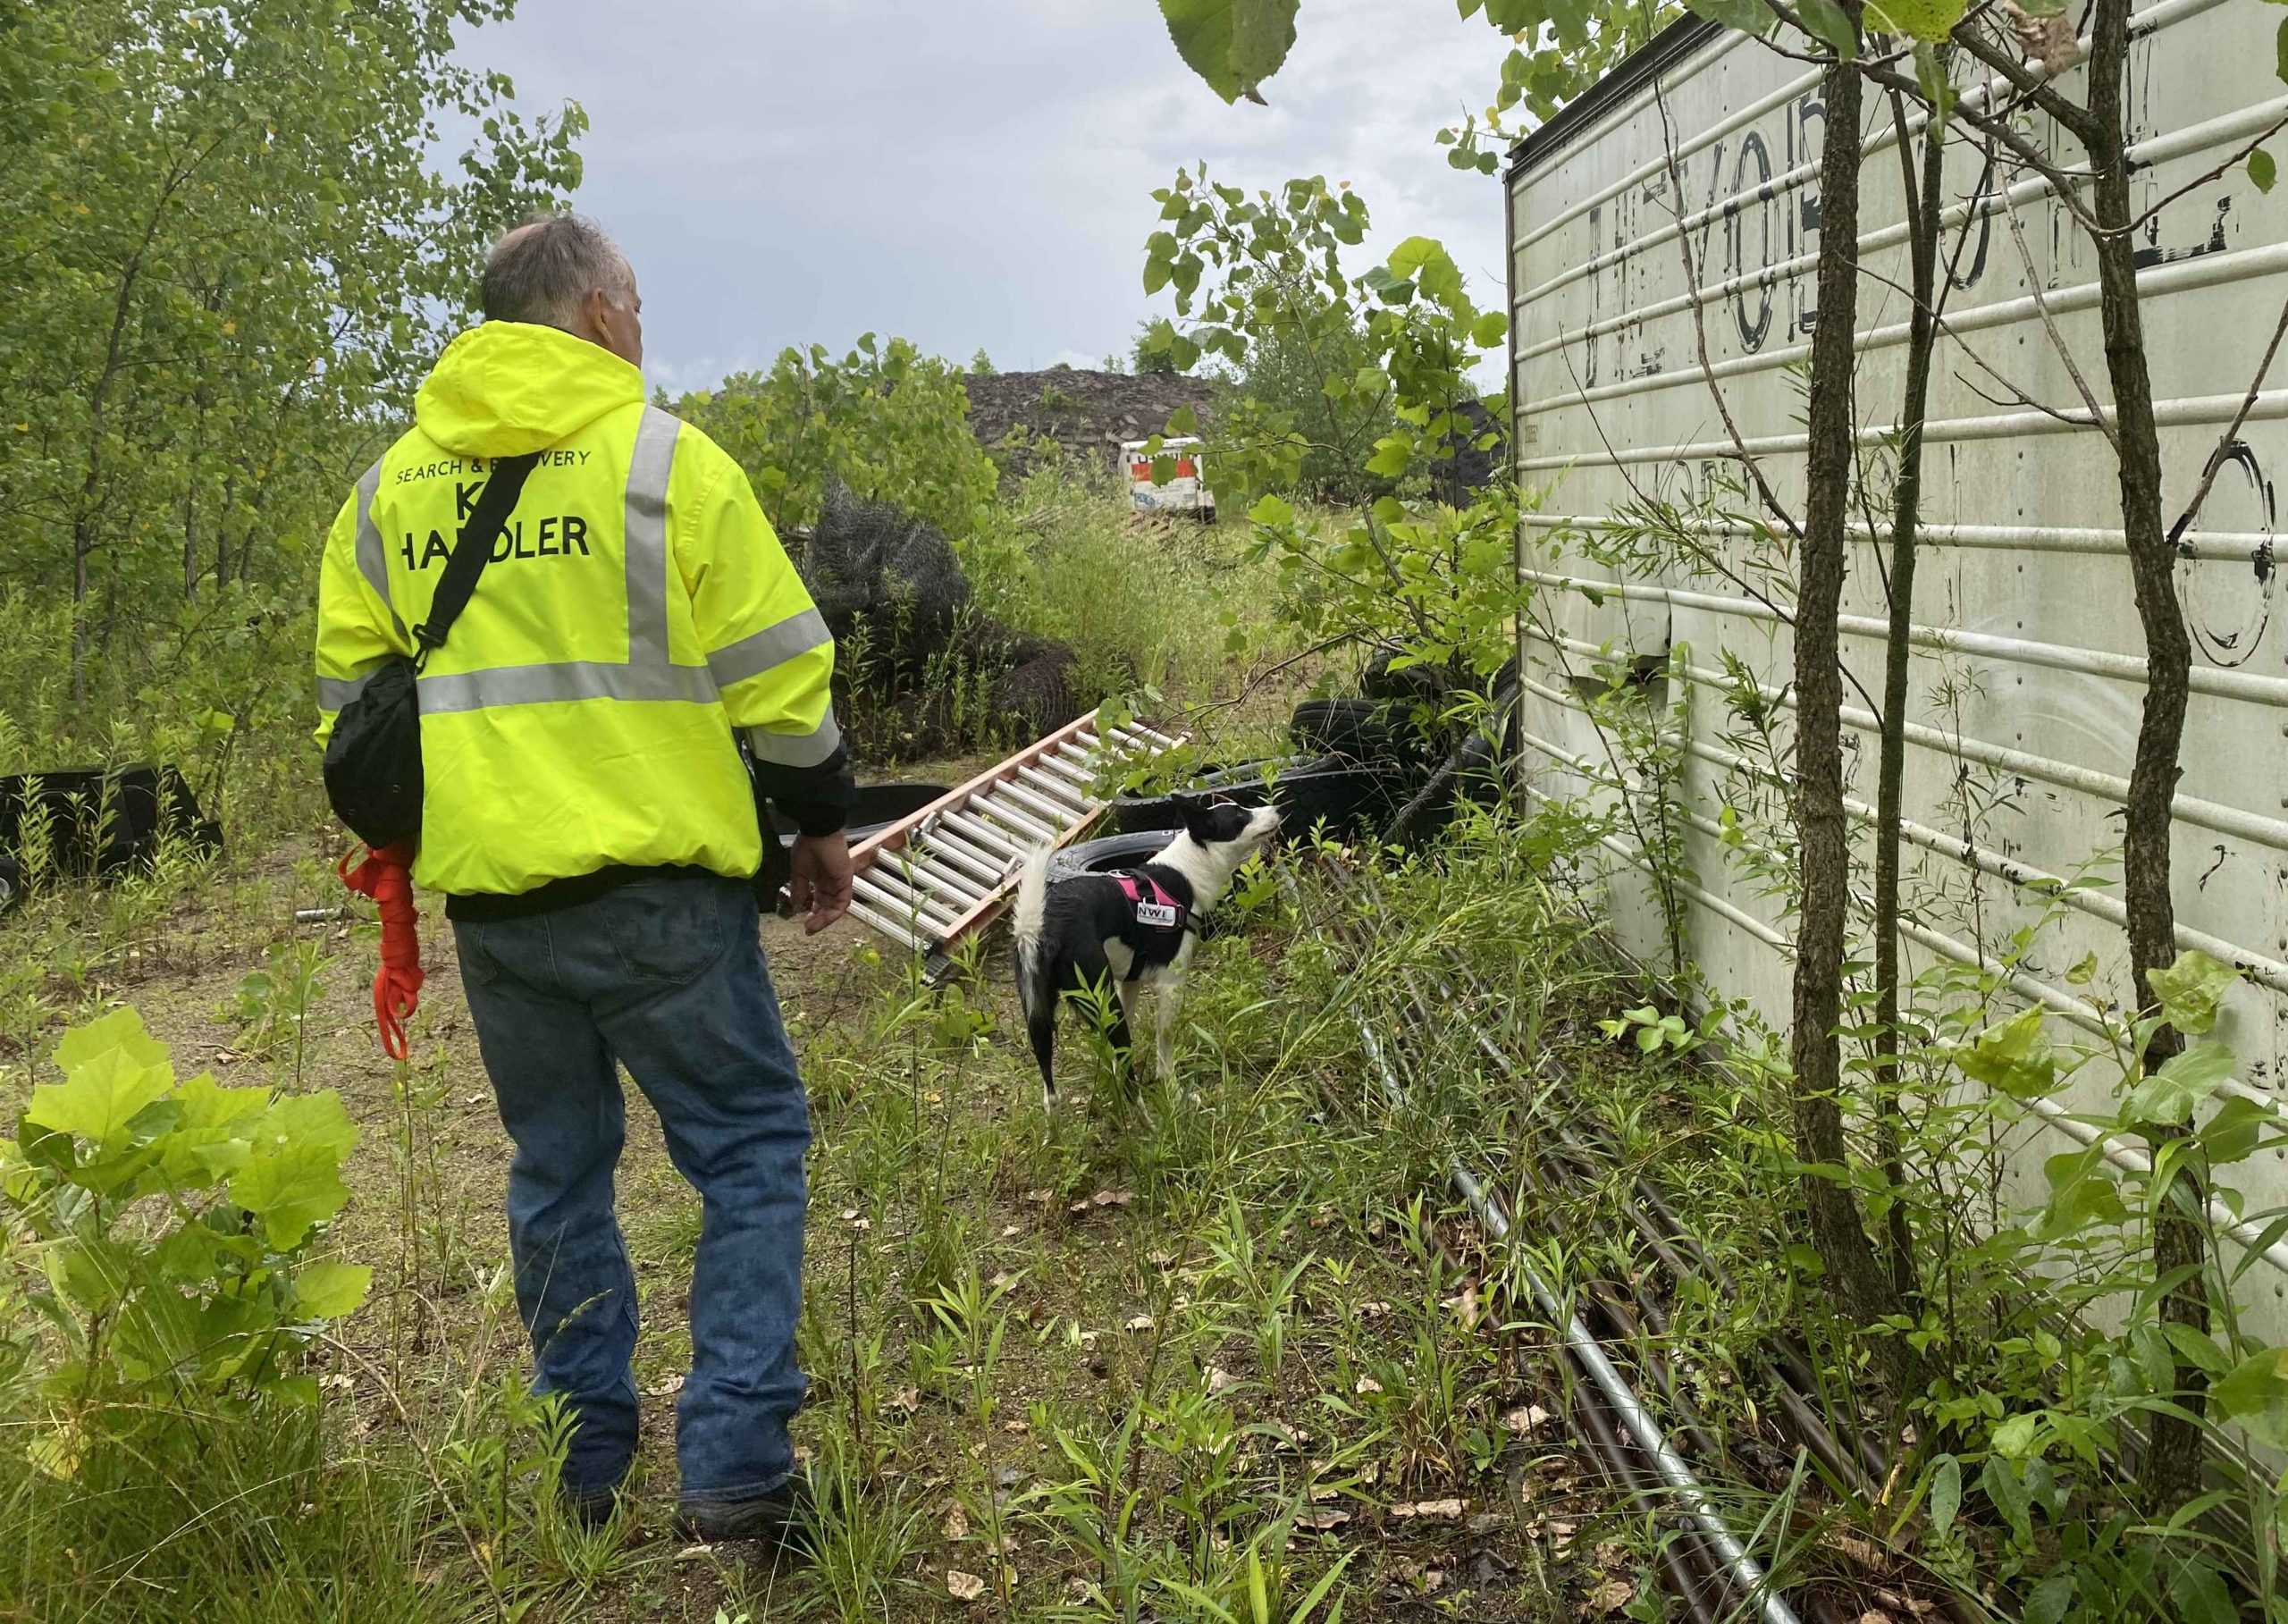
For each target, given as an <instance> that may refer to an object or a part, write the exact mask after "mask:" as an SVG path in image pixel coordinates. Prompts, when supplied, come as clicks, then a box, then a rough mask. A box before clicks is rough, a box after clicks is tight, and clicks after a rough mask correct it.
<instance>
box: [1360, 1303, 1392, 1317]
mask: <svg viewBox="0 0 2288 1624" xmlns="http://www.w3.org/2000/svg"><path fill="white" fill-rule="evenodd" d="M1390 1311H1391V1305H1390V1304H1388V1303H1386V1302H1381V1301H1376V1300H1368V1301H1366V1302H1362V1303H1360V1304H1359V1318H1361V1319H1381V1318H1382V1317H1384V1316H1385V1315H1387V1314H1388V1313H1389V1312H1390Z"/></svg>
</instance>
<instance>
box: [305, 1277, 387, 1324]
mask: <svg viewBox="0 0 2288 1624" xmlns="http://www.w3.org/2000/svg"><path fill="white" fill-rule="evenodd" d="M373 1283H374V1271H373V1270H372V1269H370V1268H368V1267H366V1266H365V1265H364V1264H362V1263H313V1264H312V1265H310V1266H309V1267H307V1268H306V1269H304V1270H303V1271H302V1272H301V1273H300V1274H299V1275H295V1276H294V1307H295V1309H296V1311H297V1312H298V1313H299V1314H300V1315H301V1316H302V1317H305V1318H308V1319H341V1318H343V1317H347V1316H348V1315H349V1313H351V1312H352V1311H353V1310H354V1309H356V1308H357V1305H358V1304H359V1303H361V1302H363V1301H365V1300H366V1292H367V1290H368V1289H370V1288H371V1287H372V1285H373Z"/></svg>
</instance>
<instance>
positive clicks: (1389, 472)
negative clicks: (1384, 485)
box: [1367, 434, 1414, 479]
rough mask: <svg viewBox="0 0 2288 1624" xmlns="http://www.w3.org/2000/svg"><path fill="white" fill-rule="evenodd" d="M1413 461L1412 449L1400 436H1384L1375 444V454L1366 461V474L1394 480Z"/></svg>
mask: <svg viewBox="0 0 2288 1624" xmlns="http://www.w3.org/2000/svg"><path fill="white" fill-rule="evenodd" d="M1413 460H1414V448H1413V447H1412V446H1411V445H1410V444H1409V443H1408V442H1407V441H1406V440H1405V439H1404V438H1403V437H1401V436H1400V435H1397V434H1386V435H1384V437H1383V438H1382V439H1380V440H1377V441H1376V442H1375V454H1374V455H1373V456H1372V457H1369V458H1368V459H1367V473H1369V474H1379V475H1383V476H1384V478H1386V479H1395V478H1397V477H1398V476H1399V475H1401V474H1403V473H1405V472H1406V469H1407V465H1408V464H1409V463H1410V462H1412V461H1413Z"/></svg>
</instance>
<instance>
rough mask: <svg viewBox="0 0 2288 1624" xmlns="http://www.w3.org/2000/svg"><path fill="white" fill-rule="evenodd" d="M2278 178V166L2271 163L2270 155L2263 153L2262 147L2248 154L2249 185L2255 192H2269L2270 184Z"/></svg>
mask: <svg viewBox="0 0 2288 1624" xmlns="http://www.w3.org/2000/svg"><path fill="white" fill-rule="evenodd" d="M2279 178H2280V169H2279V166H2278V165H2277V164H2275V163H2274V162H2273V161H2272V155H2271V154H2270V153H2268V152H2267V151H2265V149H2264V148H2263V147H2258V148H2257V149H2256V150H2255V151H2254V152H2252V153H2250V154H2249V183H2250V185H2252V186H2254V187H2255V188H2256V189H2257V190H2259V191H2260V192H2268V191H2270V190H2271V189H2272V183H2273V182H2274V181H2276V180H2278V179H2279Z"/></svg>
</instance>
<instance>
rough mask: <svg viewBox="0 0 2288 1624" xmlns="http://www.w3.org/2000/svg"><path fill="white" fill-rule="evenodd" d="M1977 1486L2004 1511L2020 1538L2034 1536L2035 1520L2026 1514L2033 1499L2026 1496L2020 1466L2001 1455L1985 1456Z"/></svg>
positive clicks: (2005, 1516)
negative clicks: (2030, 1499)
mask: <svg viewBox="0 0 2288 1624" xmlns="http://www.w3.org/2000/svg"><path fill="white" fill-rule="evenodd" d="M1978 1486H1979V1487H1980V1488H1981V1489H1984V1490H1985V1491H1986V1498H1987V1499H1988V1500H1989V1502H1992V1504H1993V1506H1994V1509H1995V1510H1997V1511H1999V1512H2000V1513H2001V1514H2002V1519H2003V1520H2004V1521H2005V1522H2006V1523H2008V1524H2009V1525H2010V1528H2011V1531H2012V1532H2013V1533H2015V1535H2017V1536H2018V1537H2019V1538H2020V1539H2022V1540H2023V1539H2031V1538H2032V1537H2033V1519H2032V1518H2031V1517H2030V1516H2029V1515H2028V1514H2027V1513H2028V1511H2029V1510H2030V1509H2031V1502H2030V1501H2029V1500H2028V1499H2027V1497H2026V1485H2025V1482H2024V1480H2023V1479H2022V1478H2021V1477H2019V1476H2018V1468H2016V1467H2015V1466H2013V1465H2012V1464H2011V1463H2010V1462H2009V1461H2007V1460H2004V1459H2003V1458H2002V1457H2001V1456H2000V1455H1998V1454H1996V1455H1989V1456H1987V1458H1986V1469H1985V1470H1983V1471H1981V1473H1979V1475H1978Z"/></svg>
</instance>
